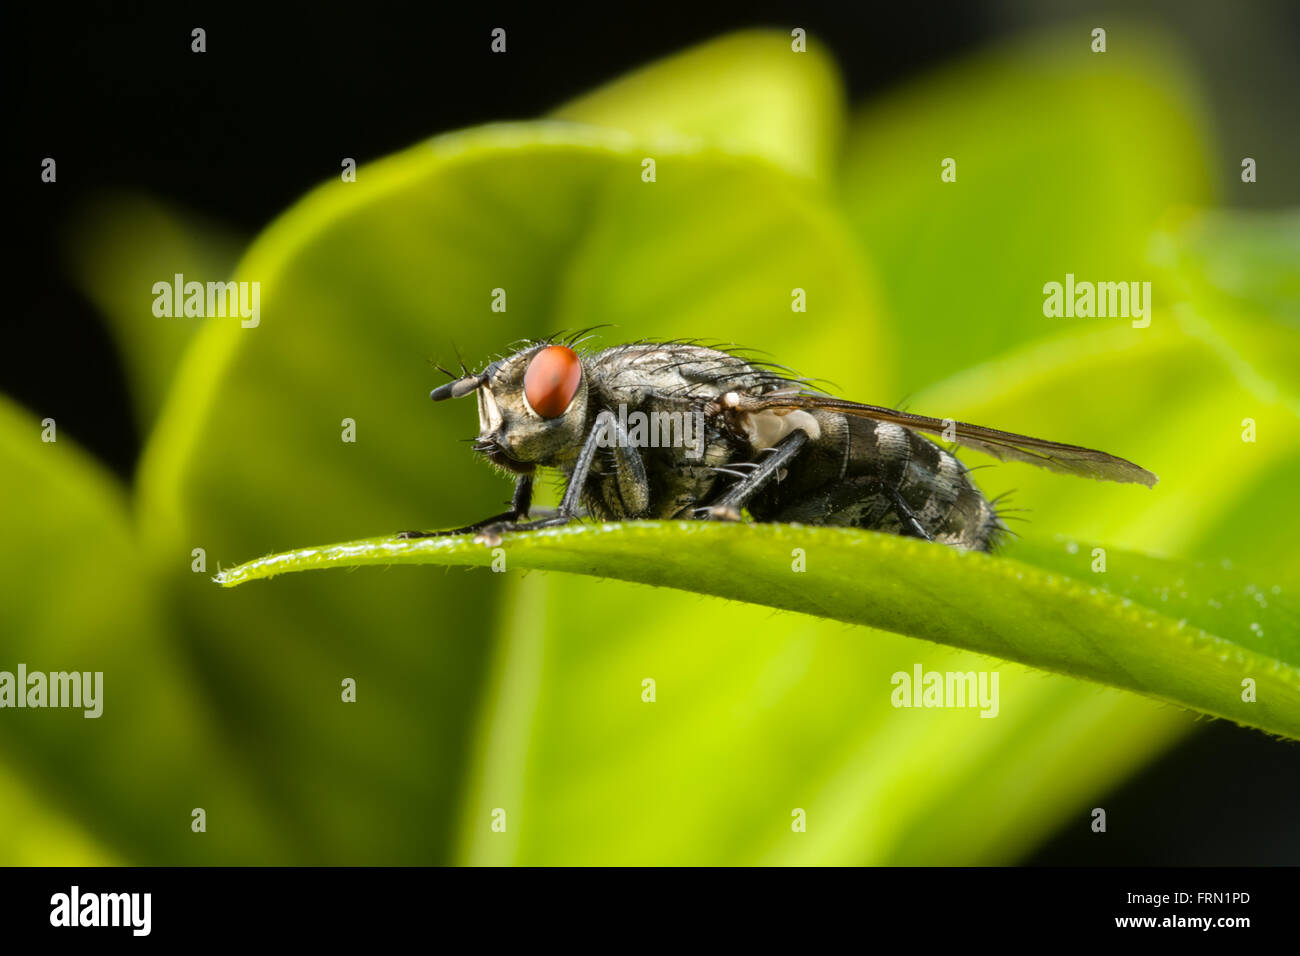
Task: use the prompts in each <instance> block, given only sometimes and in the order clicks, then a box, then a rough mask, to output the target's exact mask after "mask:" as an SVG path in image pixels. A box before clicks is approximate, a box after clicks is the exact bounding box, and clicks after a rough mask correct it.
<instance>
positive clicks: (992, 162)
mask: <svg viewBox="0 0 1300 956" xmlns="http://www.w3.org/2000/svg"><path fill="white" fill-rule="evenodd" d="M1111 35H1112V36H1115V37H1119V36H1122V37H1123V42H1122V43H1119V42H1116V43H1114V44H1113V46H1112V49H1110V50H1109V51H1108V52H1107V53H1106V54H1105V55H1096V54H1093V53H1092V52H1090V50H1089V48H1088V44H1087V42H1086V40H1087V37H1088V29H1087V28H1082V29H1081V28H1078V27H1076V28H1073V29H1070V30H1067V31H1063V32H1060V33H1050V34H1045V35H1036V36H1031V37H1027V38H1024V39H1021V40H1019V41H1017V42H1015V43H1011V44H1007V45H1004V46H1000V47H997V48H994V49H991V50H988V51H985V52H982V53H980V54H979V55H977V56H975V57H972V58H970V59H968V60H966V61H963V62H959V63H955V64H952V65H951V66H948V67H946V68H944V69H943V70H941V71H938V72H936V73H933V74H930V75H927V76H925V77H924V78H922V79H920V80H918V81H916V82H914V83H911V84H909V85H908V86H907V87H905V88H903V89H902V90H900V91H898V92H896V93H893V94H891V95H889V96H887V97H885V98H883V99H881V100H879V101H875V102H872V103H869V104H867V105H866V106H865V107H863V108H862V109H861V110H860V111H859V113H858V114H857V115H856V116H855V118H854V119H853V121H852V123H851V125H850V131H849V135H848V139H847V144H846V147H845V152H844V159H843V162H842V165H841V168H840V185H841V190H842V196H843V208H844V212H845V215H846V216H847V218H848V219H849V221H850V222H851V223H852V225H853V227H854V229H855V232H856V233H857V235H858V236H859V237H860V239H861V240H862V242H863V244H864V246H865V248H866V249H867V250H868V252H869V253H870V255H871V258H872V260H873V261H874V262H875V264H876V266H877V268H878V270H879V275H880V279H881V283H882V285H883V289H884V295H885V301H886V305H887V307H888V309H889V312H890V314H891V315H892V316H893V318H894V322H892V323H891V324H890V330H891V332H892V334H893V339H894V343H895V344H896V347H897V354H896V360H897V362H898V364H899V374H900V376H901V380H902V388H901V390H900V391H899V392H897V393H895V394H890V393H888V392H885V393H884V394H883V395H882V397H881V399H880V402H882V403H884V404H890V403H893V402H895V401H898V400H900V399H901V398H902V397H903V396H905V395H906V396H911V395H912V394H913V393H914V392H915V391H916V390H917V389H920V388H922V387H924V386H927V385H929V384H930V383H932V382H935V381H937V380H941V379H943V378H946V377H947V376H948V375H950V374H952V373H955V372H957V371H959V370H962V369H965V368H967V367H969V366H970V365H972V364H975V363H978V362H981V361H984V360H987V359H990V358H992V357H995V356H997V355H999V354H1001V353H1002V352H1003V351H1004V350H1006V349H1008V348H1012V347H1016V346H1020V345H1023V344H1024V343H1025V342H1028V341H1033V340H1034V339H1037V338H1040V337H1043V336H1051V335H1055V334H1057V333H1058V332H1061V331H1063V330H1065V329H1067V328H1068V329H1070V330H1072V331H1082V329H1083V328H1084V327H1090V326H1096V325H1099V324H1101V323H1102V322H1104V321H1105V320H1098V319H1064V318H1047V317H1045V316H1044V315H1043V300H1044V295H1043V286H1044V284H1045V283H1048V282H1053V281H1055V282H1064V280H1065V276H1066V274H1067V273H1071V274H1074V275H1075V276H1076V277H1077V278H1078V279H1079V280H1080V281H1083V280H1088V281H1141V280H1151V279H1152V278H1153V276H1152V274H1151V270H1150V267H1149V266H1147V265H1146V263H1145V251H1146V250H1145V244H1146V242H1147V237H1148V235H1149V234H1150V232H1151V230H1152V228H1153V227H1155V226H1156V224H1157V223H1159V222H1161V220H1162V217H1163V216H1164V215H1165V212H1166V210H1167V209H1169V208H1170V207H1171V206H1174V205H1180V204H1194V205H1200V204H1203V203H1204V202H1205V201H1206V200H1207V199H1208V198H1209V196H1210V194H1211V187H1210V175H1209V172H1208V168H1207V167H1208V160H1207V159H1206V154H1207V147H1206V144H1205V137H1204V135H1203V133H1202V128H1203V125H1204V124H1203V121H1202V112H1203V111H1202V108H1201V106H1200V105H1199V101H1198V100H1197V98H1196V96H1195V91H1194V89H1193V88H1192V86H1191V84H1190V83H1189V82H1188V81H1187V79H1186V74H1185V71H1184V69H1183V68H1182V65H1181V63H1180V61H1179V59H1178V58H1177V56H1176V55H1175V54H1173V53H1172V52H1171V51H1170V50H1169V49H1168V48H1167V47H1166V45H1165V44H1164V43H1162V42H1160V41H1159V40H1158V39H1157V38H1154V37H1152V36H1150V35H1148V34H1146V33H1145V32H1144V31H1142V30H1140V29H1135V28H1133V27H1132V25H1125V26H1124V28H1123V30H1122V31H1121V29H1120V27H1119V26H1118V25H1115V26H1113V27H1112V28H1111ZM1081 37H1082V38H1083V39H1082V40H1081V39H1080V38H1081ZM1120 103H1122V104H1123V108H1122V109H1121V108H1117V104H1120ZM946 158H951V159H954V160H955V161H956V177H957V178H956V181H955V182H944V181H943V180H942V179H941V178H940V174H941V171H942V170H941V162H942V161H943V160H944V159H946ZM1152 295H1153V298H1154V300H1155V306H1154V308H1155V312H1154V318H1153V322H1157V323H1159V322H1168V321H1170V315H1169V307H1170V305H1171V302H1170V298H1169V297H1168V295H1167V294H1166V289H1165V288H1164V287H1162V286H1160V285H1159V284H1158V283H1157V284H1156V287H1155V290H1154V291H1153V293H1152ZM1112 321H1114V320H1112ZM1120 321H1122V320H1120Z"/></svg>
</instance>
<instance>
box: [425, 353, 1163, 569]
mask: <svg viewBox="0 0 1300 956" xmlns="http://www.w3.org/2000/svg"><path fill="white" fill-rule="evenodd" d="M578 339H579V336H571V337H570V338H569V339H567V340H565V341H562V342H557V341H554V340H547V341H542V342H532V343H529V344H527V345H525V346H524V347H522V348H520V349H519V350H518V351H515V352H513V353H512V354H510V355H508V356H506V357H504V358H501V359H498V360H497V361H494V362H492V363H491V364H490V365H488V366H487V367H486V368H485V369H483V371H481V372H478V373H474V374H465V375H462V376H460V377H456V376H454V375H453V376H452V378H453V381H451V382H448V383H447V384H445V385H442V386H440V387H438V388H435V389H434V390H433V392H432V394H431V396H430V397H431V398H432V399H433V400H434V401H435V402H437V401H443V400H445V399H449V398H460V397H463V396H466V395H470V394H474V395H476V396H477V399H478V415H479V434H478V438H477V440H476V441H475V442H474V445H473V447H474V450H475V451H476V452H477V453H478V454H480V455H482V456H483V457H484V458H485V459H487V461H489V462H491V463H492V464H493V465H495V466H496V467H498V468H499V469H501V470H503V471H505V472H507V473H509V474H511V475H512V476H513V477H514V479H515V490H514V495H513V497H512V500H511V505H510V509H509V510H508V511H505V512H503V513H501V514H498V515H493V516H492V517H490V518H485V519H484V520H482V521H478V522H475V523H474V524H471V525H467V526H465V527H463V528H456V529H453V530H451V531H441V532H423V531H408V532H404V533H403V534H402V537H408V538H415V537H429V536H433V535H448V534H470V533H472V534H475V535H477V536H479V537H480V539H482V540H485V541H487V542H489V543H496V542H497V541H499V538H500V535H501V534H502V533H505V532H509V531H518V530H529V529H534V528H546V527H553V526H557V525H563V524H567V523H569V522H570V521H573V520H575V519H578V518H580V517H582V516H589V517H592V518H595V519H598V520H602V521H621V520H626V519H636V518H660V519H702V520H739V519H740V518H741V517H742V515H743V512H745V511H747V512H748V513H749V515H750V516H751V517H752V518H753V519H754V520H756V521H779V522H799V523H802V524H813V525H842V526H848V527H854V528H865V529H869V530H873V531H882V532H887V533H891V534H898V535H904V536H907V537H914V538H921V539H924V540H926V541H937V542H940V543H941V544H946V545H949V546H951V547H954V548H958V549H962V550H969V551H991V550H992V549H993V548H994V547H995V546H996V545H997V543H998V541H999V540H1000V538H1001V537H1002V536H1003V535H1004V534H1005V533H1006V531H1007V529H1006V526H1005V524H1004V523H1003V520H1002V517H1000V516H999V514H998V511H997V509H996V508H995V503H994V502H992V501H990V500H989V499H988V498H986V497H985V496H984V495H983V494H982V493H981V492H980V490H979V489H978V488H977V487H976V486H975V482H974V481H973V480H972V478H971V475H970V472H969V471H968V470H967V468H966V467H965V466H964V465H963V464H962V463H961V462H960V461H958V459H957V458H956V457H955V456H954V455H952V454H951V453H950V452H949V451H948V450H947V449H946V448H944V447H942V446H941V445H940V444H938V443H937V442H935V441H933V440H932V439H931V438H929V437H927V436H929V435H934V436H939V437H942V438H943V439H945V440H946V441H949V442H955V443H956V444H958V445H963V446H965V447H967V448H971V449H974V450H975V451H979V452H982V453H984V454H986V455H991V456H992V457H994V458H996V459H998V460H1000V461H1021V462H1027V463H1029V464H1031V465H1037V466H1039V467H1041V468H1047V469H1049V470H1051V471H1057V472H1061V473H1063V474H1067V475H1077V476H1081V477H1085V478H1097V479H1102V480H1106V481H1117V482H1135V483H1138V484H1142V485H1146V486H1148V487H1151V486H1153V485H1154V484H1155V483H1156V480H1157V479H1156V476H1155V475H1153V474H1152V473H1151V472H1149V471H1146V470H1145V469H1143V468H1140V467H1138V466H1137V465H1135V464H1133V463H1132V462H1131V461H1125V460H1124V459H1123V458H1117V457H1115V456H1114V455H1108V454H1106V453H1105V452H1101V451H1094V450H1093V449H1090V448H1081V447H1079V446H1077V445H1066V444H1062V443H1060V442H1053V441H1045V440H1043V439H1040V438H1030V437H1028V436H1026V435H1016V434H1013V433H1011V432H1005V431H1000V430H998V429H995V428H986V427H984V426H982V425H969V424H966V423H964V422H957V421H953V420H951V419H939V418H930V417H927V416H924V415H914V414H912V413H910V412H903V411H898V410H896V409H892V408H884V407H881V406H877V405H864V404H862V403H859V402H851V401H846V400H844V399H840V398H834V397H832V396H829V395H823V394H819V393H817V392H816V391H815V390H813V389H812V388H811V385H810V383H809V381H808V380H806V379H802V378H800V377H798V376H796V375H794V373H792V372H790V371H789V370H788V369H785V368H783V367H781V366H776V365H772V364H770V363H765V362H759V361H756V360H754V359H752V358H748V357H746V356H744V355H741V354H738V353H737V352H734V351H729V350H726V349H720V348H713V347H708V346H704V345H700V344H696V343H695V342H686V341H676V342H634V343H631V344H627V345H618V346H614V347H612V348H607V349H603V350H600V351H594V352H579V351H577V348H576V346H580V345H581V343H580V342H579V341H578ZM449 374H450V373H449ZM647 422H648V423H649V424H648V425H647V424H646V423H647ZM543 468H545V469H555V470H558V471H559V472H560V473H561V474H562V475H563V476H564V478H565V480H566V484H565V490H564V494H563V497H562V498H561V500H560V505H559V508H558V509H557V510H556V511H554V512H553V513H548V514H546V515H544V516H533V515H532V498H533V482H534V480H535V478H536V475H537V472H538V469H543ZM530 517H532V518H533V520H528V519H529V518H530Z"/></svg>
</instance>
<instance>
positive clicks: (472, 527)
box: [397, 475, 533, 538]
mask: <svg viewBox="0 0 1300 956" xmlns="http://www.w3.org/2000/svg"><path fill="white" fill-rule="evenodd" d="M532 503H533V476H532V475H520V476H519V477H518V479H516V480H515V493H514V494H513V495H511V497H510V510H509V511H503V512H501V514H499V515H493V516H492V517H491V518H484V519H483V520H482V521H475V522H474V523H473V524H467V525H465V527H463V528H453V529H452V530H450V531H402V532H400V533H399V534H398V535H397V537H399V538H442V537H446V536H447V535H453V534H470V533H472V532H476V531H479V530H480V529H482V528H486V527H488V526H489V525H496V524H502V523H503V522H511V521H518V520H519V519H520V518H527V517H528V513H529V510H530V509H531V507H532Z"/></svg>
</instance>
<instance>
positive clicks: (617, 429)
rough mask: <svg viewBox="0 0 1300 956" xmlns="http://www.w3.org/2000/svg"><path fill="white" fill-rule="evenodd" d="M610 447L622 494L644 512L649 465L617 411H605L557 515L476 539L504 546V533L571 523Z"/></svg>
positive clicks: (486, 530)
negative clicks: (598, 457)
mask: <svg viewBox="0 0 1300 956" xmlns="http://www.w3.org/2000/svg"><path fill="white" fill-rule="evenodd" d="M611 436H612V438H613V440H612V441H611ZM609 444H612V445H613V447H614V462H615V466H616V467H617V468H618V480H619V493H620V495H622V496H623V499H624V501H625V503H626V504H627V505H628V507H629V510H631V509H632V507H633V505H634V503H636V502H640V503H641V504H640V507H639V508H638V509H637V510H638V511H639V512H641V513H644V512H645V510H646V509H647V508H648V507H649V504H650V483H649V481H648V480H647V479H646V474H645V464H644V462H642V460H641V455H640V454H639V453H638V452H637V450H636V449H635V448H633V447H632V445H631V443H630V442H629V441H628V436H627V432H626V430H624V429H623V428H622V427H621V426H620V425H619V421H618V418H617V416H615V415H614V413H613V412H610V411H603V412H601V413H600V414H599V415H597V416H596V421H595V423H594V424H593V425H592V428H591V431H590V432H589V433H588V435H587V438H586V440H585V441H584V442H583V443H582V450H581V451H579V452H578V460H577V461H576V462H575V463H574V466H573V473H572V474H571V475H570V476H569V484H568V485H567V486H566V487H565V489H564V497H563V498H561V499H560V507H559V509H558V510H557V511H556V513H555V514H554V515H553V516H551V517H548V518H542V519H540V520H538V521H529V522H527V523H523V524H516V523H514V522H509V521H507V522H502V523H500V524H496V525H489V526H486V527H482V528H480V529H479V532H478V535H477V536H476V537H475V540H476V541H477V540H482V541H483V542H485V543H487V544H491V545H495V544H498V543H500V540H501V534H502V533H504V532H507V531H531V530H533V529H534V528H554V527H557V526H559V525H564V524H568V523H569V522H570V521H572V520H573V519H574V518H576V517H578V515H579V513H580V512H581V509H582V493H583V490H584V489H585V488H586V486H587V479H588V478H590V477H591V466H592V464H593V463H594V462H595V460H596V453H597V452H598V451H599V450H600V448H601V447H602V446H604V445H609Z"/></svg>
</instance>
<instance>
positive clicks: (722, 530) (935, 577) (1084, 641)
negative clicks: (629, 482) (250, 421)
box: [218, 522, 1300, 738]
mask: <svg viewBox="0 0 1300 956" xmlns="http://www.w3.org/2000/svg"><path fill="white" fill-rule="evenodd" d="M502 546H503V547H504V548H505V550H506V555H507V557H508V560H509V561H511V562H513V563H515V564H516V565H518V566H522V567H528V568H542V569H547V570H559V571H571V572H577V573H581V574H588V575H594V576H599V577H612V578H618V579H621V580H629V581H638V582H642V583H646V584H654V585H660V586H667V587H676V588H681V589H685V590H692V591H697V592H700V593H703V594H712V595H716V596H718V597H725V598H730V599H733V600H742V601H749V602H752V603H757V604H765V605H768V606H771V607H776V608H781V609H784V610H791V611H800V612H803V613H806V614H813V615H816V616H821V617H830V618H834V619H836V620H841V621H846V622H849V623H855V624H868V625H872V626H877V627H881V628H884V629H886V630H890V631H894V632H897V633H902V634H909V635H912V636H915V637H921V638H925V639H927V640H931V641H935V642H938V643H949V644H953V645H955V646H959V647H964V648H966V649H969V650H973V651H978V652H980V653H984V654H990V655H993V656H996V657H1000V658H1003V659H1006V660H1013V661H1018V662H1020V663H1024V664H1028V665H1031V666H1034V667H1040V668H1043V669H1046V670H1052V671H1058V672H1061V673H1065V674H1072V675H1075V676H1079V677H1084V678H1087V679H1089V680H1094V681H1098V682H1102V683H1107V684H1110V685H1112V686H1115V687H1120V688H1124V689H1128V690H1133V691H1137V692H1138V693H1141V694H1145V695H1147V696H1150V697H1155V698H1157V699H1160V700H1164V701H1167V702H1169V703H1174V704H1178V705H1179V706H1183V707H1189V708H1192V709H1195V710H1199V711H1201V712H1203V713H1207V714H1211V715H1214V716H1219V717H1227V718H1230V719H1233V720H1236V721H1238V722H1239V723H1242V724H1246V725H1248V726H1253V727H1259V728H1262V729H1264V730H1268V731H1271V732H1274V733H1280V734H1287V735H1290V736H1292V737H1297V738H1300V640H1297V635H1298V634H1300V602H1297V600H1296V590H1295V587H1294V584H1293V583H1287V584H1284V583H1283V582H1279V581H1275V580H1270V579H1268V578H1261V577H1259V576H1256V575H1251V574H1245V573H1242V572H1234V571H1231V570H1229V569H1226V568H1222V567H1219V568H1208V569H1207V568H1205V567H1203V566H1193V565H1184V564H1181V563H1179V562H1173V561H1167V560H1162V559H1157V558H1151V557H1146V556H1142V555H1136V554H1132V553H1128V552H1121V551H1118V550H1114V549H1111V550H1109V551H1108V554H1107V557H1106V568H1105V574H1104V576H1103V575H1102V574H1097V575H1096V576H1095V582H1094V581H1088V580H1087V579H1086V578H1085V577H1084V575H1085V574H1087V573H1088V567H1089V562H1090V561H1094V560H1095V557H1094V556H1093V555H1092V554H1091V552H1086V553H1085V554H1083V555H1082V556H1080V555H1079V553H1078V552H1079V548H1078V546H1077V545H1076V546H1075V547H1074V548H1073V549H1069V548H1068V547H1062V548H1060V549H1058V551H1059V552H1061V553H1065V554H1066V555H1068V556H1069V558H1068V559H1067V558H1062V557H1061V556H1060V553H1058V552H1057V551H1052V550H1045V549H1043V548H1042V547H1041V546H1040V547H1035V546H1030V545H1019V546H1018V547H1016V548H1015V549H1014V551H1013V553H1014V554H1015V555H1016V557H1015V558H1004V557H996V558H995V557H990V556H987V555H983V554H964V553H960V552H957V551H955V550H953V549H950V548H945V547H942V546H938V545H932V544H929V543H922V542H916V541H913V540H909V539H905V538H901V537H896V536H889V535H881V534H874V533H868V532H859V531H855V530H851V529H841V528H811V527H798V526H789V525H717V524H712V523H706V522H675V523H661V522H637V523H634V524H615V525H604V526H598V527H585V528H568V529H555V530H549V531H546V530H543V531H537V532H528V533H520V534H517V535H510V536H509V537H507V538H506V539H503V542H502ZM795 548H802V549H804V551H805V552H806V553H807V556H808V562H809V568H810V570H809V571H808V572H807V573H806V574H801V575H799V576H798V577H795V576H794V575H793V573H792V571H791V566H790V555H791V552H792V549H795ZM1085 550H1086V549H1085ZM668 551H671V552H672V553H673V554H674V560H673V561H671V562H666V561H664V560H663V555H664V554H665V553H666V552H668ZM492 559H493V553H492V549H491V548H486V547H484V546H483V545H482V544H476V543H475V542H474V541H473V540H471V539H470V538H468V537H466V536H462V537H457V538H426V539H418V540H404V539H396V538H374V539H369V540H365V541H355V542H349V543H347V544H340V545H332V546H327V547H322V548H308V549H303V550H298V551H291V552H287V553H284V554H279V555H272V556H270V557H267V558H263V559H259V560H256V561H252V562H249V563H247V564H244V565H240V566H239V567H237V568H234V569H231V570H229V571H226V572H224V573H222V574H221V575H219V577H218V581H219V582H220V583H221V584H223V585H225V586H234V585H237V584H242V583H244V582H246V581H250V580H255V579H258V578H264V577H271V576H274V575H276V574H279V573H283V572H285V571H298V570H310V569H316V568H324V567H357V566H364V565H396V564H444V565H445V564H468V565H490V564H491V562H492ZM1067 572H1071V573H1068V574H1067ZM1246 678H1250V679H1251V680H1253V681H1254V682H1255V683H1256V684H1257V690H1256V694H1257V700H1251V701H1244V700H1243V684H1242V682H1243V680H1244V679H1246Z"/></svg>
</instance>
